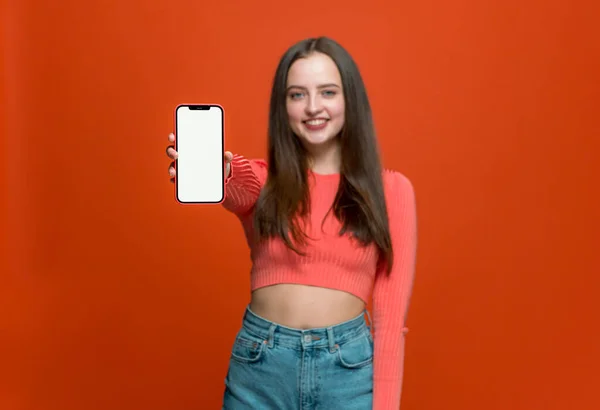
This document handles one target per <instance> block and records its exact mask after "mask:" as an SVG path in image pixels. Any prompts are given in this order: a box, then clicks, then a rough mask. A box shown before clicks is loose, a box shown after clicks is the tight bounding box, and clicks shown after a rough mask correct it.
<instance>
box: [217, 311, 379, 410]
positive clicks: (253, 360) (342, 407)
mask: <svg viewBox="0 0 600 410" xmlns="http://www.w3.org/2000/svg"><path fill="white" fill-rule="evenodd" d="M365 313H367V316H368V312H367V311H366V310H365ZM369 323H370V318H369ZM372 403H373V338H372V336H371V329H370V326H369V325H368V324H367V321H366V320H365V316H364V314H361V315H360V316H358V317H356V318H354V319H351V320H349V321H347V322H344V323H340V324H338V325H335V326H331V327H326V328H316V329H308V330H302V329H292V328H289V327H285V326H282V325H279V324H277V323H273V322H270V321H268V320H266V319H264V318H261V317H259V316H258V315H256V314H254V313H253V312H252V311H251V310H250V308H249V307H248V308H247V309H246V312H245V314H244V320H243V324H242V328H241V329H240V331H239V332H238V334H237V336H236V338H235V342H234V344H233V349H232V352H231V359H230V362H229V370H228V373H227V377H226V379H225V394H224V398H223V409H224V410H308V409H311V410H313V409H314V410H320V409H323V410H333V409H335V410H371V408H372Z"/></svg>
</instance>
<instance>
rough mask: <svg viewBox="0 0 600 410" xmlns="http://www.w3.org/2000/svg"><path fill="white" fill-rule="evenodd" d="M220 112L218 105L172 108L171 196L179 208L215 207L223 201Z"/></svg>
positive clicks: (222, 134) (221, 122)
mask: <svg viewBox="0 0 600 410" xmlns="http://www.w3.org/2000/svg"><path fill="white" fill-rule="evenodd" d="M223 128H224V110H223V107H221V106H220V105H219V104H180V105H178V106H177V107H176V108H175V150H176V151H177V160H176V161H175V170H176V175H175V192H176V198H177V201H178V202H179V203H182V204H218V203H221V202H223V200H224V198H225V178H224V177H225V162H224V161H225V160H224V158H223V157H224V155H225V151H224V149H225V135H224V131H223Z"/></svg>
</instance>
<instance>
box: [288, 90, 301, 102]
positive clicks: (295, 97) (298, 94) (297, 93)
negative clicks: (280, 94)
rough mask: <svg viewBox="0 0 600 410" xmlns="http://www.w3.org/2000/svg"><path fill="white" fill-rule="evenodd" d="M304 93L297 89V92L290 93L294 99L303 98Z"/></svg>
mask: <svg viewBox="0 0 600 410" xmlns="http://www.w3.org/2000/svg"><path fill="white" fill-rule="evenodd" d="M302 95H303V94H302V93H301V92H298V91H295V92H292V93H290V98H291V99H292V100H297V99H299V98H302Z"/></svg>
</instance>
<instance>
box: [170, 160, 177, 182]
mask: <svg viewBox="0 0 600 410" xmlns="http://www.w3.org/2000/svg"><path fill="white" fill-rule="evenodd" d="M176 174H177V171H175V163H174V162H171V164H170V165H169V176H170V177H171V178H174V177H175V175H176Z"/></svg>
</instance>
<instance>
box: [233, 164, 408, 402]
mask: <svg viewBox="0 0 600 410" xmlns="http://www.w3.org/2000/svg"><path fill="white" fill-rule="evenodd" d="M309 175H310V176H311V178H309V179H310V181H309V183H310V189H311V215H310V223H309V224H308V226H306V227H305V228H304V229H305V230H306V232H307V233H308V234H309V237H310V238H311V242H309V244H311V245H314V246H309V247H306V248H304V249H303V250H304V251H305V252H306V253H307V254H306V255H305V256H299V255H297V254H296V253H294V252H293V251H291V250H289V249H287V248H286V246H285V244H284V243H283V241H281V240H280V239H272V240H269V241H266V242H261V243H260V244H257V243H254V241H253V240H251V239H250V238H252V237H253V232H252V229H253V228H252V225H253V221H252V218H253V212H252V211H253V207H254V204H255V203H256V200H257V198H258V195H259V193H260V191H261V189H262V186H263V184H264V183H265V181H266V178H267V164H266V163H265V161H262V160H248V159H246V158H244V157H243V156H240V155H235V156H234V158H233V161H232V163H231V173H230V175H229V177H228V178H227V180H226V197H225V201H224V202H223V206H224V207H225V208H226V209H228V210H230V211H231V212H233V213H235V214H236V215H237V216H238V217H239V218H240V220H241V222H242V225H243V226H244V230H245V233H246V238H247V239H248V245H249V247H250V250H251V258H252V262H253V266H252V276H251V287H252V290H254V289H258V288H260V287H263V286H269V285H273V284H278V283H296V284H304V285H313V286H320V287H326V288H332V289H338V290H342V291H346V292H349V293H351V294H353V295H356V296H357V297H359V298H361V299H362V300H364V301H365V303H368V300H369V297H370V296H372V298H373V309H372V310H373V311H372V319H373V329H374V346H375V352H374V360H373V366H374V374H373V390H374V393H373V394H374V397H373V409H374V410H398V409H399V407H400V396H401V393H402V377H403V368H404V343H405V335H406V333H407V332H408V329H407V328H406V327H405V320H406V313H407V310H408V305H409V300H410V296H411V292H412V287H413V281H414V272H415V259H416V243H417V223H416V209H415V208H416V206H415V196H414V191H413V187H412V184H411V183H410V181H409V180H408V179H407V178H406V177H405V176H403V175H402V174H400V173H398V172H394V171H387V170H386V171H385V172H384V174H383V181H384V188H385V196H386V203H387V207H388V214H389V219H390V231H391V236H392V246H393V249H394V265H393V269H392V272H391V274H390V275H389V276H388V275H387V274H386V272H385V271H384V270H383V269H381V270H377V257H378V253H377V249H376V248H375V246H373V245H372V246H369V247H362V246H361V245H359V244H358V243H356V242H355V241H353V240H350V239H349V238H348V237H347V236H343V237H340V236H339V235H338V234H337V233H338V232H339V229H340V227H341V225H340V223H339V221H337V220H336V219H335V217H334V216H333V213H330V214H329V215H328V216H327V219H326V220H325V223H324V224H322V221H323V218H324V217H325V214H326V213H327V211H328V209H329V208H330V207H331V205H332V203H333V200H334V198H335V195H336V191H337V186H338V182H339V178H340V176H339V175H338V174H333V175H319V174H315V173H310V174H309Z"/></svg>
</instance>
